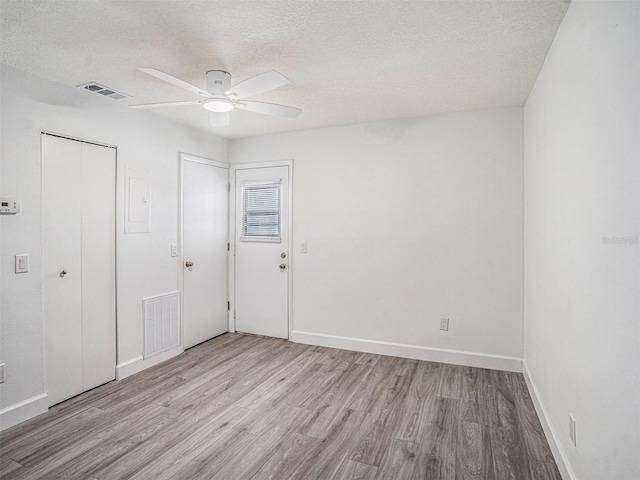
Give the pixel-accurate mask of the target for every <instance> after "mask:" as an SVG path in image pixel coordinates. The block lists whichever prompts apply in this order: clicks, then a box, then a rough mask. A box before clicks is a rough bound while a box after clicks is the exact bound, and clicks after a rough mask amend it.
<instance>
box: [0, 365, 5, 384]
mask: <svg viewBox="0 0 640 480" xmlns="http://www.w3.org/2000/svg"><path fill="white" fill-rule="evenodd" d="M0 383H4V363H0Z"/></svg>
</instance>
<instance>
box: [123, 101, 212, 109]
mask: <svg viewBox="0 0 640 480" xmlns="http://www.w3.org/2000/svg"><path fill="white" fill-rule="evenodd" d="M200 104H201V102H200V100H193V101H189V102H161V103H139V104H137V105H129V106H130V107H133V108H158V107H184V106H187V105H200Z"/></svg>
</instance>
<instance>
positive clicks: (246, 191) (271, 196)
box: [240, 180, 281, 242]
mask: <svg viewBox="0 0 640 480" xmlns="http://www.w3.org/2000/svg"><path fill="white" fill-rule="evenodd" d="M280 184H281V181H279V180H278V181H273V182H269V183H259V184H256V183H254V184H250V183H247V184H244V185H242V188H243V195H242V197H243V207H242V236H241V237H240V241H243V242H247V241H248V242H280V241H281V238H280Z"/></svg>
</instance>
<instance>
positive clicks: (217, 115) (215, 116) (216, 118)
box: [211, 112, 229, 127]
mask: <svg viewBox="0 0 640 480" xmlns="http://www.w3.org/2000/svg"><path fill="white" fill-rule="evenodd" d="M225 125H229V112H211V126H212V127H223V126H225Z"/></svg>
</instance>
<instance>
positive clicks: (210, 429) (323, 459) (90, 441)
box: [0, 334, 561, 480]
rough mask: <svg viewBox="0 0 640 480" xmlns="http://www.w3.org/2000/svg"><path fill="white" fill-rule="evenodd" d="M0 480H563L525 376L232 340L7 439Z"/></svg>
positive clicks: (72, 403)
mask: <svg viewBox="0 0 640 480" xmlns="http://www.w3.org/2000/svg"><path fill="white" fill-rule="evenodd" d="M0 477H1V478H2V479H7V480H8V479H34V478H46V479H98V480H106V479H124V478H135V479H154V480H156V479H187V478H193V479H209V478H212V479H224V480H233V479H243V480H244V479H278V480H284V479H305V480H311V479H327V480H330V479H363V480H364V479H401V480H405V479H406V480H409V479H414V478H416V479H418V478H419V479H443V480H444V479H479V480H489V479H514V480H529V479H531V480H533V479H536V480H538V479H553V480H560V479H561V477H560V474H559V472H558V469H557V467H556V465H555V463H554V460H553V457H552V455H551V451H550V450H549V446H548V444H547V441H546V439H545V436H544V433H543V431H542V428H541V426H540V422H539V421H538V418H537V416H536V413H535V411H534V408H533V404H532V403H531V399H530V397H529V394H528V391H527V387H526V385H525V382H524V379H523V377H522V375H520V374H515V373H508V372H500V371H495V370H483V369H478V368H470V367H460V366H455V365H447V364H440V363H431V362H422V361H416V360H408V359H403V358H396V357H385V356H380V355H372V354H366V353H357V352H350V351H345V350H334V349H330V348H321V347H312V346H308V345H300V344H295V343H290V342H287V341H284V340H278V339H270V338H262V337H256V336H247V335H239V334H226V335H223V336H221V337H218V338H215V339H213V340H211V341H209V342H206V343H204V344H202V345H199V346H197V347H195V348H193V349H191V350H188V351H187V352H185V353H184V354H183V355H180V356H178V357H175V358H174V359H172V360H169V361H167V362H165V363H162V364H160V365H158V366H156V367H153V368H151V369H148V370H145V371H144V372H141V373H139V374H137V375H134V376H132V377H129V378H127V379H125V380H123V381H120V382H112V383H109V384H107V385H104V386H102V387H99V388H97V389H94V390H92V391H90V392H86V393H84V394H82V395H79V396H77V397H74V398H72V399H70V400H68V401H66V402H63V403H61V404H59V405H57V406H55V407H53V408H51V409H50V410H49V412H47V413H46V414H44V415H41V416H39V417H37V418H34V419H32V420H30V421H28V422H25V423H23V424H20V425H17V426H16V427H13V428H11V429H9V430H7V431H5V432H3V433H2V434H0Z"/></svg>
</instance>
